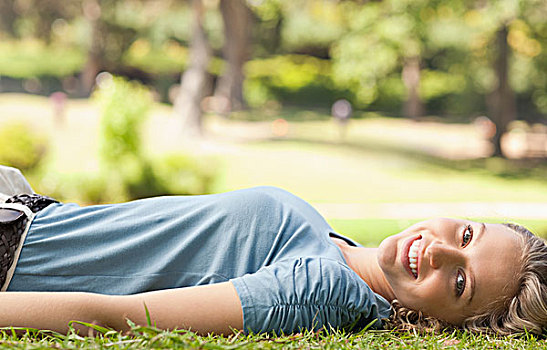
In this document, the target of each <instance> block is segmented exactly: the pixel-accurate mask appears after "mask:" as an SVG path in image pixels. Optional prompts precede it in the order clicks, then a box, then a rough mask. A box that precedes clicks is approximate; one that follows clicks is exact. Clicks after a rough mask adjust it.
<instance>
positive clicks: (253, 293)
mask: <svg viewBox="0 0 547 350" xmlns="http://www.w3.org/2000/svg"><path fill="white" fill-rule="evenodd" d="M232 283H233V284H234V286H235V287H236V290H237V292H238V295H239V297H240V300H241V303H242V307H243V313H244V323H245V328H246V329H251V330H253V331H255V332H256V331H271V330H274V331H279V330H282V331H284V332H292V331H297V330H299V328H307V329H319V328H321V327H323V326H332V327H342V328H347V327H354V326H359V327H364V326H366V325H367V324H369V323H371V322H376V326H377V327H379V326H380V323H379V322H377V319H378V318H380V317H381V316H382V315H383V313H382V310H383V311H384V313H385V310H384V309H385V306H384V305H381V301H380V300H379V299H378V298H377V296H376V294H375V293H374V292H373V291H372V290H371V289H370V288H369V287H368V286H367V284H366V283H365V282H364V281H363V280H361V279H360V278H359V277H358V276H357V275H356V274H355V273H354V272H353V271H352V270H351V269H350V268H349V267H348V266H347V265H345V264H343V263H340V262H339V261H336V260H333V259H329V258H322V257H306V258H295V259H286V260H282V261H279V262H277V263H275V264H273V265H270V266H267V267H264V268H262V269H261V270H259V271H257V272H256V273H254V274H250V275H245V276H243V277H240V278H237V279H233V280H232Z"/></svg>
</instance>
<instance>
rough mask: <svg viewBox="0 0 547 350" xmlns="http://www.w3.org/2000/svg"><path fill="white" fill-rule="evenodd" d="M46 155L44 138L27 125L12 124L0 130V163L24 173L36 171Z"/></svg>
mask: <svg viewBox="0 0 547 350" xmlns="http://www.w3.org/2000/svg"><path fill="white" fill-rule="evenodd" d="M45 154H46V142H45V140H44V139H43V137H42V136H41V135H39V134H37V133H36V132H34V131H33V130H32V129H30V128H29V127H28V126H27V125H25V124H23V123H20V122H11V123H9V124H6V125H4V126H3V127H2V128H1V129H0V163H1V164H3V165H8V166H12V167H15V168H19V169H20V170H21V171H23V172H32V171H33V170H35V169H36V168H37V167H38V166H39V164H40V162H41V161H42V159H43V158H44V156H45Z"/></svg>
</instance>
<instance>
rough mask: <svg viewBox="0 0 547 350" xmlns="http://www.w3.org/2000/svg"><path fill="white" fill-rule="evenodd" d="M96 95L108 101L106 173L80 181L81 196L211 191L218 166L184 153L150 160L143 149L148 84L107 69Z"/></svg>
mask: <svg viewBox="0 0 547 350" xmlns="http://www.w3.org/2000/svg"><path fill="white" fill-rule="evenodd" d="M99 85H100V88H99V90H98V91H97V93H96V94H95V96H94V97H95V98H96V99H97V100H98V101H99V103H100V105H101V107H102V119H101V136H100V138H101V146H100V155H101V165H102V174H101V175H100V176H95V177H91V178H89V179H86V180H85V181H88V182H89V184H86V183H85V181H83V182H82V181H80V183H74V184H75V185H76V186H78V191H81V195H80V196H79V197H80V198H82V199H84V200H89V201H91V202H96V201H99V202H102V201H105V200H108V201H125V200H131V199H136V198H145V197H151V196H158V195H167V194H202V193H207V192H209V191H210V188H211V183H212V180H213V178H214V173H215V167H214V166H213V167H211V166H210V164H209V163H208V164H207V166H204V165H203V164H202V163H201V162H200V161H198V160H197V159H194V158H190V157H188V156H184V155H172V156H168V157H166V158H160V159H159V160H149V159H147V158H146V157H145V156H144V155H143V152H142V145H141V135H140V129H141V127H142V125H143V122H144V121H145V120H146V118H147V116H148V111H149V110H150V108H151V106H152V99H151V95H150V93H149V92H148V90H147V89H146V88H145V87H144V86H142V85H140V84H139V83H137V82H130V81H127V80H125V79H122V78H119V77H112V76H110V75H107V76H106V78H105V80H103V81H102V82H101V83H100V84H99Z"/></svg>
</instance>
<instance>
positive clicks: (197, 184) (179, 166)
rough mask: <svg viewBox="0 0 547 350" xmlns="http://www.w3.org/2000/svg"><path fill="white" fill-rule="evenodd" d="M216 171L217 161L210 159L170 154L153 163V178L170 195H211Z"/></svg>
mask: <svg viewBox="0 0 547 350" xmlns="http://www.w3.org/2000/svg"><path fill="white" fill-rule="evenodd" d="M217 171H218V169H217V161H216V159H215V158H212V157H201V158H195V157H190V156H187V155H184V154H171V155H167V156H164V157H162V158H160V159H158V160H157V161H155V162H154V176H155V178H157V179H158V181H159V182H160V186H161V187H162V188H163V189H165V192H166V193H170V194H181V195H188V194H203V193H211V192H212V186H213V184H214V180H215V176H216V173H217Z"/></svg>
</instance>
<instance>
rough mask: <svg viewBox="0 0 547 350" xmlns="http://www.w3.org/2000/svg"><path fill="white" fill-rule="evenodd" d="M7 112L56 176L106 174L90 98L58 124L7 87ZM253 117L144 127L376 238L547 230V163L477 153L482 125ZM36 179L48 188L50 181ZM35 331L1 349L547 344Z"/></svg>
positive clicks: (237, 177)
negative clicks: (447, 229)
mask: <svg viewBox="0 0 547 350" xmlns="http://www.w3.org/2000/svg"><path fill="white" fill-rule="evenodd" d="M257 113H259V112H257ZM0 116H1V117H0V127H1V125H2V123H5V122H9V121H10V120H13V119H17V120H22V121H25V122H26V123H28V124H29V125H31V126H32V127H33V128H35V129H37V130H40V132H41V133H42V134H43V135H44V136H45V137H47V138H48V140H49V145H50V154H49V156H48V160H47V161H48V162H47V166H46V168H45V170H44V173H45V174H52V175H51V176H68V175H70V176H85V175H86V174H89V173H93V172H96V171H98V170H99V166H98V159H97V137H98V130H99V128H98V121H99V111H98V108H97V107H96V106H95V105H94V104H92V103H90V102H89V101H86V100H74V101H69V103H68V106H67V115H66V120H65V122H64V124H62V125H56V124H55V121H54V118H53V116H52V113H51V106H50V104H49V101H48V100H47V99H45V98H41V97H31V96H21V95H6V94H4V95H1V94H0ZM280 117H282V118H285V119H287V120H288V124H287V126H288V130H287V134H286V135H284V136H276V135H275V134H274V133H273V131H272V130H274V129H272V127H273V124H272V122H273V120H275V119H277V118H280ZM248 119H252V118H248V117H246V116H243V117H241V118H239V119H237V120H227V119H223V118H219V117H215V116H208V117H207V119H206V137H205V139H204V140H202V141H199V142H197V141H196V142H190V141H189V140H185V139H183V138H182V137H181V136H180V129H179V120H178V119H177V118H176V117H175V116H173V114H172V113H171V109H170V108H169V107H168V106H164V105H156V106H155V108H154V110H153V112H152V115H151V117H150V119H149V121H148V122H147V124H146V128H145V130H143V143H144V146H145V149H146V152H147V154H148V155H149V156H151V157H154V156H157V155H161V154H166V153H184V154H192V155H195V156H198V157H200V156H207V157H212V158H211V159H215V161H214V162H213V163H212V165H211V166H212V167H216V168H218V178H217V181H216V183H215V186H214V192H223V191H229V190H234V189H238V188H244V187H251V186H257V185H273V186H279V187H282V188H285V189H287V190H289V191H291V192H293V193H295V194H297V195H299V196H301V197H303V198H304V199H306V200H308V201H310V202H311V203H312V204H313V205H314V206H315V207H316V208H317V209H318V210H319V211H320V212H321V213H322V214H323V215H324V216H325V217H326V218H327V220H328V221H329V222H330V223H331V225H332V226H333V227H334V228H335V229H336V230H337V231H339V232H340V233H344V234H347V235H348V236H351V237H353V238H355V239H356V240H357V241H359V242H361V243H363V244H365V245H368V246H373V245H376V244H377V243H378V242H380V241H381V240H382V239H383V238H384V237H385V236H387V235H389V234H392V233H396V232H398V231H400V230H402V229H404V228H405V227H407V226H408V225H410V224H412V223H414V222H417V221H419V220H421V219H425V218H429V217H431V216H434V215H446V216H456V217H466V218H471V219H478V220H484V221H487V222H504V221H512V222H519V223H522V224H525V225H526V226H528V227H529V228H531V229H532V230H533V231H535V232H537V233H539V234H541V235H543V236H545V237H547V211H544V212H541V211H540V212H539V213H538V211H537V210H532V209H534V206H536V207H538V208H543V206H545V204H546V203H547V181H545V178H547V165H546V162H545V161H543V162H541V161H534V162H523V161H510V160H502V159H484V158H481V157H480V154H473V152H479V153H480V152H481V147H482V146H481V145H482V143H481V140H480V138H478V137H477V133H476V130H475V128H474V126H473V125H470V124H456V123H453V124H445V123H440V122H438V121H436V120H432V121H424V122H410V121H407V120H403V119H397V118H386V117H381V116H378V115H373V114H370V115H364V116H363V118H360V119H356V120H352V121H351V123H350V125H349V127H348V130H347V133H346V135H345V137H344V138H342V137H341V136H340V130H339V127H338V125H336V124H335V123H333V122H332V121H331V120H329V118H328V116H327V115H326V112H325V111H300V112H298V111H297V112H294V111H291V110H280V111H276V112H275V114H272V115H270V117H269V119H268V120H265V121H264V120H263V121H254V122H251V121H249V120H248ZM82 131H85V132H82ZM469 157H475V158H471V159H469ZM35 180H36V181H39V179H37V178H36V179H35ZM33 185H35V187H37V188H39V189H41V188H47V183H45V184H34V183H33ZM46 194H47V193H46ZM72 199H73V200H75V201H78V198H72ZM31 333H32V332H30V333H29V335H28V336H23V337H19V338H15V337H13V335H12V334H11V333H10V332H9V331H7V332H5V333H3V334H2V336H1V337H0V346H2V347H7V348H12V347H20V348H51V347H53V348H81V347H93V348H114V349H117V348H124V349H125V348H143V347H144V348H175V347H181V348H215V349H217V348H222V349H232V348H239V347H241V348H329V349H330V348H333V349H338V348H459V349H469V348H485V349H486V348H494V347H495V348H516V349H520V348H522V349H525V348H526V349H527V348H538V347H540V348H547V346H545V341H544V340H537V339H536V338H534V337H532V336H525V337H521V338H508V337H501V338H498V337H493V336H486V335H483V336H480V335H473V334H469V333H466V332H456V333H445V334H437V335H415V334H412V333H393V332H370V331H369V332H362V333H357V334H345V333H339V332H327V333H319V334H314V333H306V334H296V335H291V336H286V337H273V336H267V335H261V336H244V335H243V334H237V335H235V336H231V337H219V336H210V337H200V336H196V335H195V334H193V333H191V332H186V331H181V332H159V331H157V330H155V329H153V328H150V327H148V328H146V327H145V328H138V329H135V330H134V334H133V335H131V336H128V335H122V334H119V333H116V332H106V334H101V335H99V336H98V337H95V338H90V337H82V336H78V335H76V334H69V335H68V336H60V335H53V334H41V335H35V334H34V335H33V334H31ZM99 333H100V332H99Z"/></svg>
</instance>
